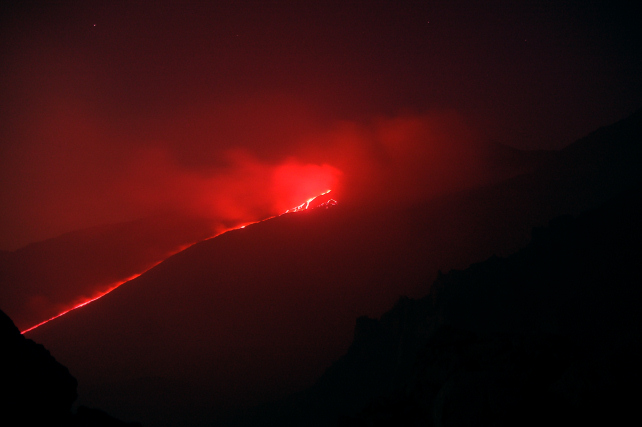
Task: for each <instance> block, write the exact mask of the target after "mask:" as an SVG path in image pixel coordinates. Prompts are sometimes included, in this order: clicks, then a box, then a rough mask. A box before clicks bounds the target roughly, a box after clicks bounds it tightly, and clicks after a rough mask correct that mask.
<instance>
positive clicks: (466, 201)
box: [28, 113, 641, 425]
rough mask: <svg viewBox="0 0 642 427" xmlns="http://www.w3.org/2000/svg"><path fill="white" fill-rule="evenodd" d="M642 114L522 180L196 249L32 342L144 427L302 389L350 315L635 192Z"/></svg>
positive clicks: (345, 339) (270, 225)
mask: <svg viewBox="0 0 642 427" xmlns="http://www.w3.org/2000/svg"><path fill="white" fill-rule="evenodd" d="M640 134H641V133H640V114H639V113H638V114H636V115H634V116H632V117H631V118H629V119H627V120H625V121H623V122H621V123H618V124H615V125H613V126H611V127H609V128H606V129H602V130H600V131H598V132H596V133H594V134H592V135H590V136H589V137H587V138H585V139H584V140H581V141H578V143H576V144H575V145H574V146H570V147H569V148H568V149H567V150H563V151H562V152H560V153H558V154H557V155H556V156H554V158H552V159H551V160H550V161H549V162H547V163H546V164H545V165H542V167H540V168H539V169H538V170H536V171H535V172H533V173H530V174H526V175H523V176H519V177H515V178H513V179H511V180H508V181H506V182H502V183H500V184H496V185H493V186H489V187H485V188H481V189H477V190H469V191H465V192H461V193H458V194H455V195H449V196H445V197H441V198H439V199H434V200H432V201H427V202H426V203H422V204H416V205H413V206H389V207H381V206H380V207H379V208H378V209H377V210H372V209H369V207H368V206H354V205H353V206H351V205H350V203H343V204H341V200H339V202H340V204H339V205H337V206H333V207H330V208H329V209H317V210H312V211H303V212H297V213H293V214H287V215H283V216H280V217H277V218H273V219H271V220H268V221H264V222H261V223H257V224H254V225H252V226H248V227H246V228H244V229H240V230H236V231H232V232H229V233H226V234H224V235H221V236H219V237H216V238H214V239H210V240H206V241H204V242H201V243H199V244H196V245H194V246H192V247H190V248H188V249H186V250H184V251H182V252H180V253H178V254H176V255H174V256H172V257H171V258H169V259H167V260H166V261H165V262H163V263H161V264H160V265H158V266H156V267H155V268H153V269H152V270H150V271H148V272H147V273H146V274H144V275H142V276H140V277H139V278H137V279H135V280H132V281H131V282H128V283H126V284H125V285H123V286H121V287H120V288H118V289H116V290H115V291H113V292H112V293H110V294H109V295H107V296H105V297H103V298H102V299H100V300H98V301H96V302H94V303H92V304H90V305H88V306H86V307H83V308H82V309H79V310H75V311H73V312H70V313H68V314H67V315H65V316H63V317H61V318H59V319H56V320H55V321H52V322H50V323H48V324H45V325H43V326H41V327H39V328H38V329H36V330H34V331H32V332H29V334H28V335H29V337H30V338H32V339H34V340H35V341H37V342H41V343H43V344H44V345H45V346H46V347H47V348H49V349H50V351H51V353H52V354H53V355H54V356H55V357H56V358H57V359H58V360H59V361H60V362H61V363H63V364H64V365H65V366H67V367H68V368H69V369H70V371H71V372H72V374H73V375H74V376H75V377H76V378H78V381H79V395H80V396H81V398H82V399H85V400H84V401H83V402H81V403H83V404H85V405H87V406H96V407H101V408H103V409H105V410H106V411H108V412H109V413H111V414H113V415H115V416H116V417H118V418H120V419H125V420H138V421H141V422H143V423H144V424H145V425H180V424H188V425H198V424H206V423H207V422H209V421H211V420H213V419H216V418H217V417H218V415H219V414H220V413H221V412H223V411H226V410H229V409H233V408H239V407H246V406H248V405H252V404H256V403H260V402H263V401H266V400H269V399H275V398H278V397H281V396H284V395H286V394H288V393H289V392H292V391H295V390H299V389H302V388H304V387H305V386H307V385H310V384H311V383H312V382H313V381H314V380H315V379H316V378H318V377H319V376H320V375H321V374H322V372H323V371H324V369H325V368H326V367H328V366H329V365H330V364H331V362H332V361H333V360H336V359H337V358H338V357H339V356H340V355H341V354H342V353H343V352H345V351H346V349H347V348H348V346H349V344H350V342H351V339H352V331H353V326H354V321H355V319H356V318H357V317H358V316H361V315H369V316H371V317H378V316H379V315H381V314H382V313H383V312H384V311H385V310H387V309H388V308H390V307H391V306H392V305H393V304H394V302H395V301H396V300H397V299H398V297H399V295H410V296H422V295H426V294H427V293H428V292H429V288H430V283H431V282H432V279H434V277H436V275H437V271H438V270H439V269H443V270H448V269H451V268H455V267H459V268H461V267H466V266H467V265H469V264H470V263H472V262H475V261H479V260H481V259H485V258H487V257H489V256H490V255H492V254H494V253H498V254H502V253H509V252H511V251H514V250H515V249H517V248H518V247H519V246H520V245H523V244H525V242H526V241H527V239H528V237H529V232H530V230H531V228H532V227H533V226H536V225H542V224H545V223H546V222H547V221H548V220H549V219H550V218H551V217H553V216H556V215H559V214H568V213H570V214H577V213H579V212H581V211H583V210H585V209H587V208H590V207H592V206H595V205H596V204H597V203H600V202H603V201H604V200H606V199H608V198H609V197H610V196H611V195H613V194H615V193H617V192H619V191H622V190H623V189H626V188H627V187H630V186H632V185H633V184H634V183H635V182H636V181H637V180H638V179H639V173H640V172H639V170H640V168H639V167H638V165H639V164H640V144H639V142H640Z"/></svg>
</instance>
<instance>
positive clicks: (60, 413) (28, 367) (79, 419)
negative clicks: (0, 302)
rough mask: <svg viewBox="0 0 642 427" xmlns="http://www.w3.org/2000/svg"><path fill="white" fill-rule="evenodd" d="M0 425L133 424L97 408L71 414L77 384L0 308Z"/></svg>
mask: <svg viewBox="0 0 642 427" xmlns="http://www.w3.org/2000/svg"><path fill="white" fill-rule="evenodd" d="M0 379H1V382H0V386H1V395H2V396H3V397H2V398H0V425H3V426H14V425H16V426H18V425H19V426H70V427H89V426H92V427H101V426H104V427H110V426H112V427H118V426H127V425H129V426H136V425H139V424H137V423H124V422H122V421H119V420H117V419H115V418H113V417H111V416H110V415H108V414H106V413H105V412H103V411H100V410H98V409H92V408H86V407H83V406H81V407H79V408H78V411H77V413H76V414H72V412H71V406H72V404H73V403H74V401H75V400H76V398H77V393H76V388H77V386H78V383H77V381H76V379H75V378H74V377H73V376H72V375H71V374H70V373H69V370H68V369H67V368H66V367H64V366H63V365H61V364H60V363H58V362H57V361H56V359H54V357H53V356H52V355H51V354H50V353H49V351H47V349H45V348H44V347H43V346H42V345H41V344H36V343H35V342H33V341H32V340H30V339H27V338H25V337H24V336H23V335H22V334H21V333H20V331H18V328H17V327H16V326H15V325H14V324H13V322H12V321H11V319H10V318H9V317H8V316H7V315H6V314H5V313H4V312H3V311H0Z"/></svg>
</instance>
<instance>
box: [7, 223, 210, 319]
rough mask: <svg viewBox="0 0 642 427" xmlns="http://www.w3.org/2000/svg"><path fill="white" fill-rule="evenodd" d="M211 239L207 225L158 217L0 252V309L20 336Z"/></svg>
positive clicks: (75, 233) (112, 225)
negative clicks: (169, 258)
mask: <svg viewBox="0 0 642 427" xmlns="http://www.w3.org/2000/svg"><path fill="white" fill-rule="evenodd" d="M213 234H214V230H213V227H212V221H211V220H206V219H202V218H188V217H183V216H179V215H169V214H167V215H159V216H155V217H150V218H145V219H140V220H137V221H131V222H124V223H117V224H110V225H104V226H97V227H93V228H88V229H84V230H78V231H74V232H69V233H66V234H63V235H61V236H58V237H55V238H51V239H48V240H45V241H42V242H36V243H32V244H30V245H27V246H25V247H23V248H20V249H18V250H16V251H11V252H9V251H2V252H0V283H1V286H0V307H2V309H3V310H4V311H5V312H6V313H7V314H8V315H9V316H10V317H11V318H12V319H13V320H14V322H15V324H16V326H17V327H18V328H19V329H20V330H21V331H24V330H26V329H28V328H30V327H32V326H34V325H37V324H38V323H40V322H43V321H45V320H47V319H50V318H51V317H54V316H56V315H57V314H59V313H61V312H63V311H65V310H68V309H70V308H72V307H74V306H75V305H77V304H80V303H82V302H85V301H86V300H88V299H91V298H94V297H96V296H98V295H100V294H102V293H103V292H105V291H107V290H108V289H110V288H112V287H113V286H114V285H115V284H117V283H119V282H122V281H124V280H127V279H128V278H130V277H131V276H134V275H136V274H139V273H141V272H143V271H145V270H147V269H149V268H151V267H152V266H153V265H154V264H156V263H157V262H159V261H162V260H163V259H165V258H167V257H168V256H169V255H171V254H173V253H176V252H177V251H179V250H181V249H183V248H184V247H185V246H189V245H191V244H193V243H195V242H198V241H200V240H203V239H206V238H208V237H211V236H212V235H213Z"/></svg>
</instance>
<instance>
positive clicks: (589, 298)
mask: <svg viewBox="0 0 642 427" xmlns="http://www.w3.org/2000/svg"><path fill="white" fill-rule="evenodd" d="M641 206H642V187H640V186H638V187H636V188H634V189H632V190H630V191H628V192H626V193H624V194H623V195H621V196H619V197H617V198H615V199H613V200H611V201H609V202H608V203H606V204H605V205H603V206H601V207H600V208H598V209H595V210H592V211H589V212H587V213H585V214H582V215H580V216H579V217H577V218H573V217H570V216H565V217H560V218H558V219H555V220H553V221H552V222H551V224H550V225H549V226H548V227H546V228H541V229H537V230H535V231H534V233H533V239H532V241H531V243H530V244H529V245H528V246H527V247H525V248H523V249H522V250H520V251H519V252H517V253H515V254H514V255H511V256H509V257H506V258H500V257H492V258H490V259H488V260H486V261H484V262H481V263H478V264H474V265H472V266H470V267H469V268H467V269H465V270H456V271H451V272H449V273H447V274H440V275H439V277H438V278H437V280H436V281H435V283H434V285H433V287H432V291H431V294H430V295H428V296H426V297H424V298H421V299H416V300H415V299H410V298H402V299H401V300H399V302H398V303H397V304H396V305H395V307H394V308H393V309H392V310H390V311H389V312H387V313H385V314H384V315H383V316H381V318H380V319H370V318H366V317H362V318H359V319H358V320H357V324H356V328H355V337H354V341H353V343H352V345H351V347H350V348H349V350H348V352H347V354H346V355H345V356H343V357H342V358H341V359H339V360H338V361H337V362H335V363H334V364H333V366H332V367H331V368H330V369H328V370H327V371H326V373H325V374H324V375H323V376H322V377H321V378H320V380H319V381H318V382H317V383H316V384H315V386H314V387H312V388H311V389H309V390H307V391H306V392H305V393H302V394H300V395H297V396H294V397H292V398H291V399H290V400H289V401H285V402H281V403H280V404H278V405H273V406H272V407H266V408H262V410H261V411H260V412H259V415H258V416H257V417H256V418H255V419H251V420H249V421H248V422H247V423H245V424H242V423H239V425H241V424H242V425H266V424H264V423H265V422H266V420H271V421H272V422H273V423H272V424H271V425H281V426H282V425H292V426H295V425H316V426H329V425H337V423H339V425H342V426H391V425H395V426H406V425H407V426H415V425H423V426H516V425H526V426H530V425H532V426H536V425H537V426H539V425H583V424H586V425H595V423H596V422H599V423H603V424H605V425H619V424H630V423H631V422H630V421H627V420H629V419H631V420H635V419H637V420H638V423H639V422H640V421H641V416H640V413H639V411H638V403H637V402H639V399H640V398H641V397H642V392H640V390H639V387H638V385H639V383H640V382H641V381H642V369H641V368H640V365H639V360H640V359H641V358H642V328H641V326H642V312H640V310H639V307H640V306H641V305H642V287H641V286H640V284H641V283H642V270H641V269H640V268H639V261H640V259H642V227H640V226H639V222H640V218H642V208H641ZM284 414H285V415H284ZM259 419H260V421H257V420H259ZM633 424H636V423H633Z"/></svg>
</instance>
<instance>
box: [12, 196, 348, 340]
mask: <svg viewBox="0 0 642 427" xmlns="http://www.w3.org/2000/svg"><path fill="white" fill-rule="evenodd" d="M328 193H330V190H327V191H325V192H323V193H321V194H319V195H318V196H314V197H311V198H309V199H308V200H306V201H305V202H303V203H301V204H300V205H298V206H296V207H294V208H291V209H288V210H287V211H285V212H283V213H282V214H280V215H278V216H281V215H285V214H288V213H294V212H300V211H304V210H307V209H314V208H317V207H326V208H327V207H328V206H333V205H336V204H337V202H336V200H334V199H328V200H326V201H323V202H321V203H318V204H315V203H314V201H315V200H317V199H319V198H321V197H322V196H326V195H327V194H328ZM272 218H275V217H274V216H271V217H269V218H265V219H262V220H258V221H253V222H247V223H244V224H241V225H237V226H236V227H231V228H228V229H225V230H223V231H221V232H219V233H217V234H215V235H214V236H212V237H209V238H208V239H205V240H209V239H213V238H215V237H218V236H220V235H221V234H225V233H227V232H228V231H233V230H239V229H241V228H245V227H247V226H248V225H252V224H257V223H259V222H263V221H267V220H269V219H272ZM196 243H198V242H194V243H192V244H191V245H186V246H183V247H181V248H180V249H179V250H177V251H174V252H172V253H171V254H169V255H168V256H167V257H166V258H164V259H162V260H160V261H158V262H156V263H154V264H153V265H151V266H150V267H149V268H147V269H146V270H144V271H142V272H140V273H138V274H134V275H132V276H129V277H127V278H126V279H124V280H120V281H118V282H116V283H113V284H112V285H111V286H110V287H109V289H107V290H106V291H105V292H103V293H101V294H100V295H98V296H96V297H94V298H91V299H88V300H86V301H83V302H82V303H80V304H77V305H75V306H73V307H72V308H70V309H68V310H65V311H63V312H61V313H59V314H57V315H55V316H53V317H51V318H49V319H47V320H45V321H43V322H40V323H38V324H37V325H34V326H32V327H30V328H28V329H25V330H24V331H22V332H21V333H22V334H26V333H27V332H29V331H33V330H34V329H36V328H37V327H39V326H42V325H44V324H45V323H48V322H51V321H52V320H54V319H57V318H59V317H61V316H64V315H65V314H67V313H69V312H70V311H73V310H76V309H77V308H80V307H84V306H86V305H88V304H89V303H91V302H94V301H96V300H98V299H100V298H102V297H104V296H105V295H107V294H108V293H110V292H111V291H113V290H114V289H116V288H118V287H119V286H121V285H123V284H125V283H127V282H130V281H132V280H134V279H135V278H137V277H139V276H142V275H143V274H145V273H147V272H148V271H149V270H151V269H152V268H154V267H156V266H157V265H158V264H160V263H162V262H163V261H165V259H167V258H169V257H171V256H173V255H175V254H177V253H179V252H182V251H184V250H185V249H187V248H189V247H191V246H193V245H195V244H196Z"/></svg>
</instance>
